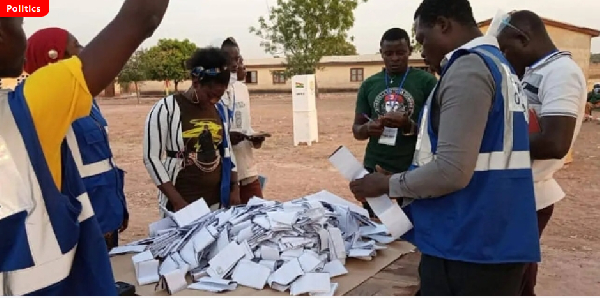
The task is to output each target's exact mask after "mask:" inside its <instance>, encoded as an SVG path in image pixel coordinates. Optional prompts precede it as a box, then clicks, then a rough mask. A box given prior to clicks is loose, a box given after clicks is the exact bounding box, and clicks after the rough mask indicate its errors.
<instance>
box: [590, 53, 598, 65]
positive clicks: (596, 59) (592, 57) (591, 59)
mask: <svg viewBox="0 0 600 298" xmlns="http://www.w3.org/2000/svg"><path fill="white" fill-rule="evenodd" d="M590 62H592V63H600V53H596V54H592V55H591V56H590Z"/></svg>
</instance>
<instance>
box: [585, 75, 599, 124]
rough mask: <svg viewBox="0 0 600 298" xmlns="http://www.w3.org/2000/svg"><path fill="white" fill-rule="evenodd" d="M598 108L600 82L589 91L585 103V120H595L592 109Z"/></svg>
mask: <svg viewBox="0 0 600 298" xmlns="http://www.w3.org/2000/svg"><path fill="white" fill-rule="evenodd" d="M597 108H600V83H596V84H594V88H593V89H592V91H590V92H589V93H588V98H587V103H586V105H585V120H593V119H594V118H593V117H592V110H594V109H597Z"/></svg>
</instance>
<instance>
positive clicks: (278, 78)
mask: <svg viewBox="0 0 600 298" xmlns="http://www.w3.org/2000/svg"><path fill="white" fill-rule="evenodd" d="M273 84H285V75H284V74H283V71H281V70H276V71H273Z"/></svg>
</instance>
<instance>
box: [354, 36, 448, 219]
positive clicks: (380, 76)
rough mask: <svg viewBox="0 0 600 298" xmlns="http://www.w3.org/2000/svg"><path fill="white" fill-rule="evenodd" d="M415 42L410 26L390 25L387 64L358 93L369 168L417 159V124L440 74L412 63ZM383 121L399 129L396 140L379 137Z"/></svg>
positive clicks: (392, 167)
mask: <svg viewBox="0 0 600 298" xmlns="http://www.w3.org/2000/svg"><path fill="white" fill-rule="evenodd" d="M410 44H411V42H410V37H409V35H408V33H407V32H406V31H405V30H403V29H400V28H392V29H389V30H387V31H386V32H385V33H384V34H383V36H382V37H381V41H380V43H379V45H380V50H379V51H380V53H381V57H382V58H383V62H384V64H385V69H384V70H382V71H381V72H378V73H376V74H374V75H372V76H370V77H369V78H367V79H366V80H365V81H364V82H363V83H362V84H361V86H360V89H359V90H358V94H357V96H356V113H355V116H354V123H353V125H352V133H353V134H354V138H355V139H357V140H368V143H367V148H366V149H365V157H364V166H365V168H366V169H367V170H368V171H369V172H373V171H374V170H375V166H377V165H379V166H381V167H383V168H384V169H385V170H387V171H390V172H392V173H400V172H404V171H406V170H408V168H409V167H410V165H411V163H412V159H413V156H414V153H415V144H416V143H417V136H416V134H415V131H416V129H417V127H416V125H415V123H416V122H417V121H418V120H419V114H420V113H421V109H422V108H423V105H424V104H425V101H426V100H427V97H428V96H429V93H431V90H432V89H433V88H434V87H435V84H436V82H437V79H436V78H435V76H433V75H432V74H430V73H428V72H426V71H423V70H420V69H415V68H409V67H408V58H409V57H410V54H411V52H412V48H411V46H410ZM365 116H366V117H365ZM367 117H368V118H370V119H372V120H373V121H370V120H369V119H368V118H367ZM384 126H387V127H389V128H396V133H395V134H394V136H393V138H395V142H394V144H393V145H388V144H381V143H380V142H379V139H380V137H381V135H382V133H383V130H384ZM398 129H400V131H398ZM406 130H408V131H406ZM363 207H365V208H366V209H367V210H369V213H370V215H371V217H374V216H375V214H373V211H372V210H371V208H370V207H369V205H368V204H367V203H364V204H363Z"/></svg>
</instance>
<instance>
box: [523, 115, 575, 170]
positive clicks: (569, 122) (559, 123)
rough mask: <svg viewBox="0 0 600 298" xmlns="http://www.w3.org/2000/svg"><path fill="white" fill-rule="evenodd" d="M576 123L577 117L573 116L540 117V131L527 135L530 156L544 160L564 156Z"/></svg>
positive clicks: (569, 146)
mask: <svg viewBox="0 0 600 298" xmlns="http://www.w3.org/2000/svg"><path fill="white" fill-rule="evenodd" d="M576 124H577V119H576V118H574V117H569V116H546V117H541V118H540V127H541V132H538V133H533V134H530V135H529V147H530V151H531V158H532V159H534V160H544V159H561V158H563V157H565V156H566V155H567V153H568V152H569V149H570V148H571V141H572V140H573V133H574V131H575V125H576Z"/></svg>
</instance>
